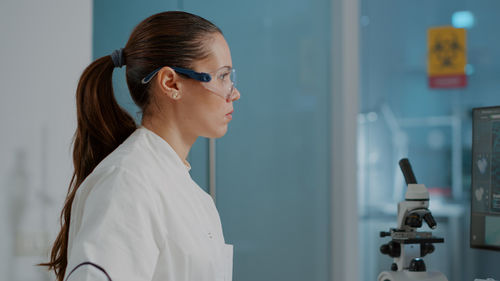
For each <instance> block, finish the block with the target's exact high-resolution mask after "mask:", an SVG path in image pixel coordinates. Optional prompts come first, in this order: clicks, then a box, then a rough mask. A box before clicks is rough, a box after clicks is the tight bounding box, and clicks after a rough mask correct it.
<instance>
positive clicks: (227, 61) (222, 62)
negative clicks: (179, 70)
mask: <svg viewBox="0 0 500 281" xmlns="http://www.w3.org/2000/svg"><path fill="white" fill-rule="evenodd" d="M212 36H213V37H212V38H211V40H207V44H208V46H207V49H208V50H209V52H210V55H209V56H208V57H206V58H204V59H202V60H200V61H198V62H196V63H195V68H196V69H197V70H200V71H214V70H217V69H220V68H223V67H232V61H231V52H230V50H229V46H228V45H227V42H226V40H225V39H224V37H223V36H222V35H221V34H220V33H215V34H214V35H212Z"/></svg>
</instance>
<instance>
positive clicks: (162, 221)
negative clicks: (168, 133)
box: [66, 127, 233, 281]
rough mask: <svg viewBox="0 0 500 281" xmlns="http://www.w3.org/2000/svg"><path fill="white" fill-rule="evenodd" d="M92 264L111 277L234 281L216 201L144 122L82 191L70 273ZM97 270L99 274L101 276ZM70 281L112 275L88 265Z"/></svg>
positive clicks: (74, 216)
mask: <svg viewBox="0 0 500 281" xmlns="http://www.w3.org/2000/svg"><path fill="white" fill-rule="evenodd" d="M86 261H90V262H93V263H95V264H97V265H99V266H101V267H102V268H104V269H105V270H106V272H107V273H108V274H109V275H110V277H111V279H112V280H113V281H143V280H144V281H146V280H148V281H149V280H153V281H156V280H161V281H187V280H190V281H231V280H232V267H233V246H232V245H229V244H225V242H224V236H223V233H222V226H221V223H220V218H219V213H218V212H217V209H216V208H215V204H214V202H213V200H212V198H211V197H210V195H208V194H207V193H206V192H205V191H203V190H202V189H201V188H200V187H199V186H198V185H197V184H196V183H195V182H194V181H193V180H192V179H191V176H190V175H189V168H188V167H186V166H185V164H184V163H183V161H182V160H181V159H180V158H179V157H178V155H177V154H176V153H175V151H174V150H173V149H172V147H171V146H170V145H169V144H168V143H167V142H166V141H165V140H163V139H162V138H161V137H159V136H158V135H156V134H155V133H153V132H152V131H150V130H148V129H146V128H144V127H140V128H138V129H137V130H136V131H135V132H134V133H133V134H132V135H131V136H130V137H129V138H128V139H127V140H126V141H125V142H124V143H123V144H122V145H120V146H119V147H118V148H117V149H116V150H115V151H113V152H112V153H111V154H110V155H109V156H108V157H106V158H105V159H104V160H103V161H102V162H101V163H100V164H99V165H98V166H97V167H96V168H95V169H94V171H93V172H92V173H91V174H90V175H89V176H88V177H87V178H86V179H85V181H84V182H83V183H82V184H81V186H80V188H79V189H78V191H77V193H76V196H75V200H74V202H73V205H72V210H71V223H70V229H69V244H68V266H67V268H66V275H68V274H69V272H70V271H71V270H72V269H73V268H75V267H76V266H77V265H78V264H80V263H82V262H86ZM97 276H100V277H99V278H98V277H97ZM69 280H70V281H76V280H78V281H90V280H107V279H106V277H105V275H104V274H101V272H99V271H96V269H95V268H92V267H90V266H82V267H80V268H78V269H77V270H76V271H75V272H74V273H73V274H72V275H71V276H70V278H69Z"/></svg>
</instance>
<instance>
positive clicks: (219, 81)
mask: <svg viewBox="0 0 500 281" xmlns="http://www.w3.org/2000/svg"><path fill="white" fill-rule="evenodd" d="M170 68H172V69H173V70H174V71H175V72H177V73H179V74H183V75H185V76H187V77H189V78H191V79H194V80H196V81H200V82H203V83H202V86H203V87H204V88H206V89H207V90H209V91H210V92H212V93H214V94H215V95H217V96H219V97H221V98H223V99H225V100H226V101H230V100H231V99H232V98H233V95H234V94H235V91H234V88H235V87H236V71H235V69H234V68H231V67H228V66H224V67H221V68H219V69H217V70H215V71H212V72H196V71H194V70H190V69H185V68H180V67H175V66H171V67H170ZM160 69H162V67H160V68H157V69H155V70H154V71H153V72H151V73H150V74H148V75H147V76H146V77H144V78H143V79H142V80H141V83H142V84H147V83H149V82H150V81H151V80H152V79H153V77H154V76H155V75H156V73H158V71H160Z"/></svg>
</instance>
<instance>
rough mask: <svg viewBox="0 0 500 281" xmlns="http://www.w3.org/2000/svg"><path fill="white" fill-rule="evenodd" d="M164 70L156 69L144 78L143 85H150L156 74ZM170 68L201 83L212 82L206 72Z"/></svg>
mask: <svg viewBox="0 0 500 281" xmlns="http://www.w3.org/2000/svg"><path fill="white" fill-rule="evenodd" d="M162 68H163V67H159V68H157V69H155V70H154V71H153V72H151V73H150V74H148V75H147V76H146V77H144V78H143V79H142V80H141V83H142V84H147V83H149V82H150V81H151V80H152V79H153V77H155V75H156V73H158V71H160V69H162ZM170 68H172V69H173V70H174V71H175V72H177V73H180V74H184V75H187V76H188V77H189V78H192V79H194V80H197V81H200V82H210V81H211V80H212V76H210V74H208V73H205V72H196V71H194V70H191V69H186V68H181V67H175V66H171V67H170Z"/></svg>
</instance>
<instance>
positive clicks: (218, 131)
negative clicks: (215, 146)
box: [204, 124, 227, 139]
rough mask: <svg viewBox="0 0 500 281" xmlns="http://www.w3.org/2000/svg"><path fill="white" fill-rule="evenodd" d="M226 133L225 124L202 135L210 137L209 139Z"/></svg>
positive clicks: (220, 136)
mask: <svg viewBox="0 0 500 281" xmlns="http://www.w3.org/2000/svg"><path fill="white" fill-rule="evenodd" d="M226 133H227V124H226V125H224V126H222V127H220V128H218V129H216V130H213V131H211V132H210V133H208V134H206V135H205V136H204V137H206V138H211V139H218V138H222V137H223V136H224V135H225V134H226Z"/></svg>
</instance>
